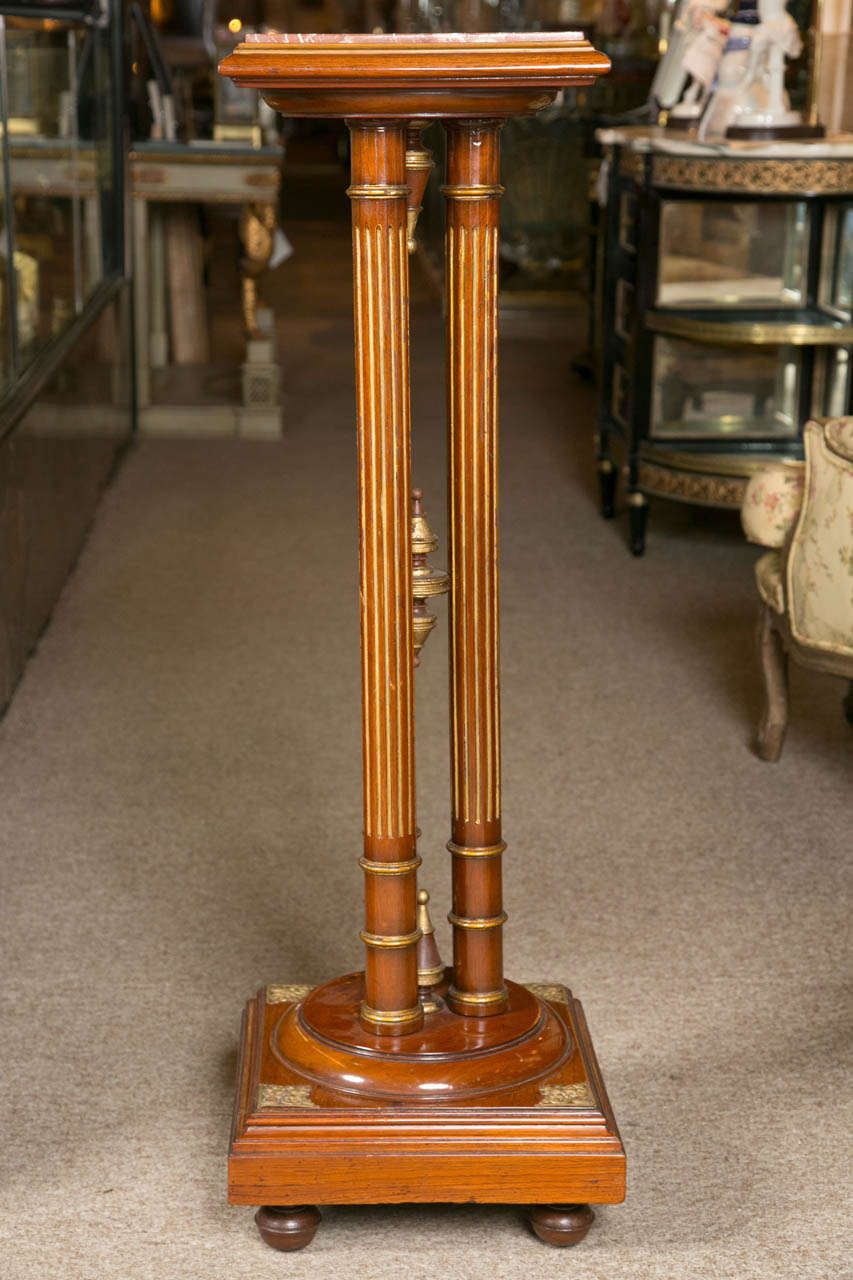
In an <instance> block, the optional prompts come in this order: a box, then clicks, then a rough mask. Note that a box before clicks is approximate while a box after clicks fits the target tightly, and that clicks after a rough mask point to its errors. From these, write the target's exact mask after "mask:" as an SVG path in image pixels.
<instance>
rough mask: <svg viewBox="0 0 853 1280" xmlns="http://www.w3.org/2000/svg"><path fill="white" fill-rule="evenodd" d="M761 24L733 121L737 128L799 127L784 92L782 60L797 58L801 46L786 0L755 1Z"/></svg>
mask: <svg viewBox="0 0 853 1280" xmlns="http://www.w3.org/2000/svg"><path fill="white" fill-rule="evenodd" d="M758 16H759V17H760V19H761V21H760V23H759V24H758V26H757V27H756V28H755V31H754V34H753V37H752V40H751V42H750V47H749V58H748V60H747V64H746V72H745V75H744V84H743V94H742V97H741V103H742V107H741V110H740V111H738V112H737V113H736V118H735V119H734V120H733V121H732V127H734V128H735V129H737V130H740V129H750V130H752V129H781V130H788V129H791V128H797V127H798V126H800V125H802V123H803V118H802V116H801V115H800V113H799V112H798V111H792V110H791V107H790V103H789V101H788V95H787V93H786V92H785V59H786V58H796V57H797V56H798V55H799V54H800V52H801V50H802V47H803V42H802V40H801V39H800V33H799V30H798V29H797V24H796V22H795V21H794V19H793V18H792V17H791V15H790V13H788V11H787V9H786V7H785V0H758Z"/></svg>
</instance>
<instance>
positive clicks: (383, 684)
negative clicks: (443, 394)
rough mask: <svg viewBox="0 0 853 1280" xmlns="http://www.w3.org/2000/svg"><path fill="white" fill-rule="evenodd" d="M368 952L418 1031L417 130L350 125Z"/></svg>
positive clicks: (368, 976)
mask: <svg viewBox="0 0 853 1280" xmlns="http://www.w3.org/2000/svg"><path fill="white" fill-rule="evenodd" d="M348 123H349V129H350V135H351V138H352V185H351V187H350V188H349V195H350V198H351V200H352V225H353V260H354V266H353V270H354V279H355V359H356V400H357V410H358V487H359V585H360V598H361V660H362V747H363V768H364V857H363V858H362V859H361V866H362V867H363V869H364V872H365V927H364V931H363V932H362V935H361V936H362V939H363V941H364V943H365V946H366V959H365V999H364V1002H363V1004H362V1007H361V1011H360V1016H361V1020H362V1023H363V1024H364V1025H365V1027H367V1028H368V1029H370V1030H373V1031H376V1032H377V1033H379V1034H383V1035H400V1034H403V1033H404V1032H407V1031H413V1030H416V1029H417V1028H418V1027H419V1026H420V1025H421V1024H422V1022H423V1012H422V1010H421V1007H420V1004H419V1002H418V980H417V942H418V939H419V937H420V931H419V929H418V928H417V926H416V912H417V903H416V870H417V866H418V863H419V859H418V857H417V854H416V848H415V845H416V831H415V762H414V673H413V647H412V556H411V531H410V490H411V461H410V414H409V278H408V255H407V251H406V197H407V194H408V187H407V186H406V181H405V150H406V141H405V140H406V128H405V125H404V124H400V123H396V122H382V121H372V120H371V121H350V122H348Z"/></svg>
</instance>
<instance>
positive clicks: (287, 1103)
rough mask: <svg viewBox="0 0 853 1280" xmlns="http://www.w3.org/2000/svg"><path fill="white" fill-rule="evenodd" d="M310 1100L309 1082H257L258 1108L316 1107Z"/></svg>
mask: <svg viewBox="0 0 853 1280" xmlns="http://www.w3.org/2000/svg"><path fill="white" fill-rule="evenodd" d="M316 1105H317V1103H316V1102H313V1101H312V1100H311V1086H310V1085H309V1084H259V1085H258V1108H259V1109H260V1110H262V1111H263V1110H265V1109H266V1108H267V1107H316Z"/></svg>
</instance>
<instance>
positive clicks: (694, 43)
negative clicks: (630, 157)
mask: <svg viewBox="0 0 853 1280" xmlns="http://www.w3.org/2000/svg"><path fill="white" fill-rule="evenodd" d="M727 3H728V0H688V3H687V8H686V10H684V11H680V12H679V15H678V17H677V18H676V21H675V24H674V26H675V31H676V32H678V33H679V35H680V36H681V38H680V39H679V41H678V56H679V60H680V64H681V66H680V70H681V75H680V83H679V84H678V95H679V96H680V95H681V92H682V90H683V87H684V82H685V81H686V79H687V77H688V75H689V76H690V78H691V81H690V87H689V88H688V90H687V92H686V93H685V94H684V96H683V98H681V101H680V102H678V103H677V104H676V105H675V106H673V107H672V110H671V111H670V113H669V124H670V125H671V126H672V127H673V128H678V129H690V128H694V127H695V126H696V124H697V123H698V121H699V118H700V116H701V115H702V112H703V111H704V109H705V103H706V102H707V99H708V94H709V93H710V90H711V86H712V85H713V83H714V80H715V78H716V74H717V67H718V66H719V64H720V59H721V58H722V56H723V49H724V48H725V44H726V38H727V36H728V31H729V24H728V22H727V21H726V19H725V18H721V17H720V16H719V15H720V13H721V12H722V11H723V10H724V9H725V7H726V5H727ZM661 105H662V106H668V105H670V104H669V103H666V102H661Z"/></svg>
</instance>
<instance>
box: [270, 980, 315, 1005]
mask: <svg viewBox="0 0 853 1280" xmlns="http://www.w3.org/2000/svg"><path fill="white" fill-rule="evenodd" d="M311 991H312V988H311V987H309V986H306V985H305V984H304V983H301V982H273V983H270V985H269V986H268V987H267V1004H296V1002H297V1001H299V1000H304V999H305V997H306V996H307V995H310V994H311Z"/></svg>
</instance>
